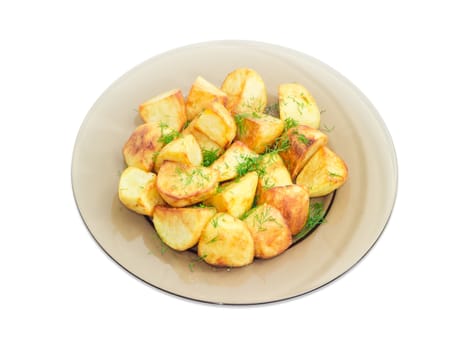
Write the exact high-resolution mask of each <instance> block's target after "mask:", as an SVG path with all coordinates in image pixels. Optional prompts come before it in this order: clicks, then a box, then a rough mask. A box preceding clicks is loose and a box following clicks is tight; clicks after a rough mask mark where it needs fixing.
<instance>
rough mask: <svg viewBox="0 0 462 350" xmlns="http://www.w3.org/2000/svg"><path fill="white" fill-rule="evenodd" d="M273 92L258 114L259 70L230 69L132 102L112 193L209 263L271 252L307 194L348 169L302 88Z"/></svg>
mask: <svg viewBox="0 0 462 350" xmlns="http://www.w3.org/2000/svg"><path fill="white" fill-rule="evenodd" d="M278 99H279V101H278V104H277V105H274V106H272V107H275V109H276V114H275V115H276V116H275V115H274V114H273V115H269V114H266V113H265V111H268V109H267V107H268V106H267V91H266V87H265V83H264V81H263V79H262V77H261V76H260V75H259V74H258V73H257V72H256V71H254V70H252V69H249V68H239V69H236V70H235V71H233V72H231V73H229V74H228V75H227V76H226V78H225V80H224V81H223V83H222V85H221V88H218V87H217V86H215V85H213V84H212V83H211V82H209V81H207V80H205V79H204V78H202V77H201V76H199V77H197V79H196V80H195V81H194V82H193V84H192V86H191V88H190V91H189V94H188V95H187V97H186V99H185V98H184V96H183V93H182V92H181V91H180V90H179V89H175V90H170V91H167V92H165V93H163V94H161V95H158V96H155V97H153V98H152V99H150V100H148V101H146V102H144V103H142V104H141V105H140V106H139V114H140V117H141V118H142V120H143V121H144V123H143V124H141V125H140V126H138V127H137V128H136V129H135V130H134V131H133V133H132V134H131V136H130V137H129V139H128V140H127V142H126V143H125V145H124V147H123V156H124V159H125V162H126V164H127V168H126V169H125V170H124V171H123V172H122V174H121V176H120V181H119V189H118V192H119V198H120V201H121V202H122V203H123V204H124V205H125V206H126V207H127V208H129V209H130V210H133V211H135V212H136V213H139V214H141V215H146V216H149V217H152V220H153V223H154V227H155V229H156V232H157V234H158V235H159V237H160V238H161V240H162V241H163V242H164V243H165V244H166V245H167V246H169V247H171V248H172V249H175V250H178V251H185V250H188V249H191V248H193V247H196V248H197V249H196V251H197V254H198V256H199V258H200V259H202V260H204V261H205V262H207V263H209V264H211V265H214V266H226V267H238V266H244V265H247V264H250V263H251V262H252V261H253V260H254V258H262V259H266V258H272V257H274V256H277V255H279V254H281V253H282V252H284V251H285V250H286V249H287V248H288V247H289V246H290V245H291V244H292V237H293V236H294V235H296V234H297V233H298V232H300V230H301V229H302V228H303V227H304V225H305V223H306V221H307V218H308V215H309V207H310V206H309V203H310V197H319V196H324V195H327V194H328V193H330V192H332V191H334V190H336V189H337V188H339V187H340V186H341V185H342V184H343V183H344V182H345V181H346V179H347V173H348V170H347V167H346V165H345V163H344V162H343V160H342V159H341V158H340V157H339V156H338V155H336V154H335V153H334V152H333V151H332V150H330V149H329V148H328V146H327V142H328V137H327V135H326V134H324V133H323V132H321V131H320V130H319V126H320V119H321V117H320V112H319V108H318V106H317V104H316V101H315V100H314V98H313V96H311V94H310V93H309V92H308V91H307V89H306V88H305V87H303V86H302V85H300V84H296V83H289V84H281V85H280V86H279V89H278ZM273 109H274V108H273Z"/></svg>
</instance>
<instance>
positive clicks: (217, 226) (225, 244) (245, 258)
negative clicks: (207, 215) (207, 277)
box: [197, 213, 254, 267]
mask: <svg viewBox="0 0 462 350" xmlns="http://www.w3.org/2000/svg"><path fill="white" fill-rule="evenodd" d="M197 254H198V256H199V257H201V258H202V259H203V260H204V261H205V262H207V263H208V264H210V265H214V266H229V267H240V266H245V265H248V264H250V263H252V262H253V259H254V242H253V239H252V236H251V234H250V231H249V229H248V227H247V225H246V224H244V223H243V222H242V221H241V220H239V219H236V218H235V217H233V216H232V215H229V214H226V213H218V214H216V215H215V216H214V217H213V218H212V220H210V221H209V223H208V224H207V225H206V226H205V227H204V229H203V230H202V235H201V237H200V239H199V243H198V245H197Z"/></svg>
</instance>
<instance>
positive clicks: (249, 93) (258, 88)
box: [221, 68, 267, 115]
mask: <svg viewBox="0 0 462 350" xmlns="http://www.w3.org/2000/svg"><path fill="white" fill-rule="evenodd" d="M221 89H222V90H223V91H224V92H225V93H226V94H227V95H228V102H227V103H226V108H227V109H228V110H229V111H230V112H231V113H232V114H233V115H234V114H238V113H245V112H263V111H264V110H265V107H266V103H267V94H266V86H265V83H264V81H263V79H262V77H261V76H260V75H259V74H258V73H257V72H256V71H254V70H253V69H250V68H238V69H236V70H234V71H232V72H231V73H229V74H228V75H227V76H226V78H225V80H224V81H223V84H222V85H221Z"/></svg>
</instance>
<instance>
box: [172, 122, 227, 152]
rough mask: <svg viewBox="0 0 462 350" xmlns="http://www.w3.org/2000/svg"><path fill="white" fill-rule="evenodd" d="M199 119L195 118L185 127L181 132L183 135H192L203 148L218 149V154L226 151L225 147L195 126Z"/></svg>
mask: <svg viewBox="0 0 462 350" xmlns="http://www.w3.org/2000/svg"><path fill="white" fill-rule="evenodd" d="M196 122H197V119H194V120H193V121H192V122H191V123H190V124H189V125H188V127H187V128H185V129H184V130H183V131H182V132H181V134H182V135H192V136H194V138H195V139H196V141H197V143H198V144H199V147H200V148H201V150H209V151H211V150H216V151H217V154H218V155H220V154H222V153H223V152H224V149H223V147H221V146H220V145H219V144H217V143H216V142H213V141H212V140H211V139H210V138H209V137H208V136H207V135H205V134H203V133H202V132H200V131H199V130H197V129H196V128H195V125H196Z"/></svg>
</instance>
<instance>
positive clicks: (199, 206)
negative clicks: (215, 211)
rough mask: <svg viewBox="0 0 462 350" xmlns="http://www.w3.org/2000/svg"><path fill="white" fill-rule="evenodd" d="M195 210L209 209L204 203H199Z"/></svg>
mask: <svg viewBox="0 0 462 350" xmlns="http://www.w3.org/2000/svg"><path fill="white" fill-rule="evenodd" d="M193 208H207V205H205V204H204V203H198V204H196V205H194V206H193Z"/></svg>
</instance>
